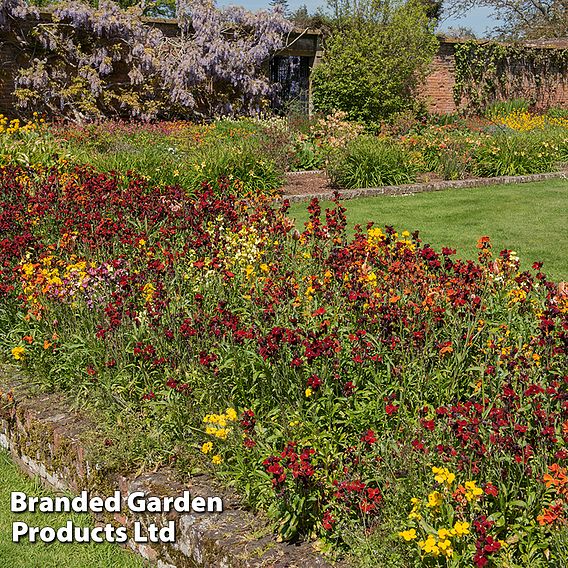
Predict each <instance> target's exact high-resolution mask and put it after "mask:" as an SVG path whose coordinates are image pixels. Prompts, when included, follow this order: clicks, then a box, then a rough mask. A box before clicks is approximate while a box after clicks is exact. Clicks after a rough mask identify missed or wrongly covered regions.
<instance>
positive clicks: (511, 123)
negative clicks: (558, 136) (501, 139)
mask: <svg viewBox="0 0 568 568" xmlns="http://www.w3.org/2000/svg"><path fill="white" fill-rule="evenodd" d="M496 119H497V120H498V121H499V122H501V123H502V124H504V125H505V126H507V127H508V128H511V129H512V130H517V131H518V132H528V131H530V130H535V129H536V128H545V127H546V126H560V127H563V128H568V120H567V119H565V118H552V117H548V116H544V115H539V114H531V113H530V112H528V111H522V110H515V111H512V112H510V113H508V114H504V115H501V116H497V117H496Z"/></svg>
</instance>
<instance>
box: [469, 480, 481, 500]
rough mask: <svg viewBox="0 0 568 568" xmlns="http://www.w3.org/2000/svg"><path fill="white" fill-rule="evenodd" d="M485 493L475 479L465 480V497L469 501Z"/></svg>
mask: <svg viewBox="0 0 568 568" xmlns="http://www.w3.org/2000/svg"><path fill="white" fill-rule="evenodd" d="M481 495H483V489H481V488H480V487H477V485H476V484H475V481H466V482H465V498H466V499H467V500H468V501H473V499H476V498H477V497H480V496H481Z"/></svg>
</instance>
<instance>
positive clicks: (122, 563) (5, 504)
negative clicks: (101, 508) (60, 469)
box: [0, 451, 145, 568]
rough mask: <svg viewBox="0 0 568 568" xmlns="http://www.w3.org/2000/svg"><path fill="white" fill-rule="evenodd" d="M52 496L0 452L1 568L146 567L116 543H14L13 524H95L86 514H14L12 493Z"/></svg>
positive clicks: (57, 525) (53, 525) (56, 525)
mask: <svg viewBox="0 0 568 568" xmlns="http://www.w3.org/2000/svg"><path fill="white" fill-rule="evenodd" d="M11 491H24V492H25V493H27V494H28V495H33V496H50V495H52V494H51V493H50V492H49V491H46V490H45V489H44V488H43V487H42V486H41V485H40V484H39V483H38V482H37V481H34V480H30V479H28V478H27V477H25V476H23V475H22V474H21V473H20V472H19V471H18V469H17V468H16V466H15V465H14V463H13V462H12V461H11V460H10V458H9V457H8V455H7V454H6V452H4V451H0V567H2V568H142V567H143V566H145V564H144V562H143V561H142V560H141V559H139V558H138V557H136V556H135V555H134V554H133V553H131V552H129V551H127V550H124V549H122V548H120V547H119V546H118V545H116V544H109V543H102V544H96V543H89V544H60V543H57V542H55V543H51V544H44V543H33V544H32V543H29V542H23V541H22V542H19V543H13V542H12V523H13V522H15V521H23V522H25V523H27V524H28V525H31V526H42V527H44V526H50V527H53V528H58V527H61V526H63V525H65V523H66V522H67V521H68V520H71V521H72V522H73V523H74V524H75V525H77V526H83V527H84V526H92V519H91V518H90V517H89V516H88V515H86V514H70V513H11V512H10V492H11Z"/></svg>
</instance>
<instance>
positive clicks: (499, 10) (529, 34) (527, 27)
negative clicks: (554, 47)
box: [446, 0, 568, 39]
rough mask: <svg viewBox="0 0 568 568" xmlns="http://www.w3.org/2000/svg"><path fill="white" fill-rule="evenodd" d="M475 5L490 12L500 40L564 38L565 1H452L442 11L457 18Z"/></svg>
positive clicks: (566, 29)
mask: <svg viewBox="0 0 568 568" xmlns="http://www.w3.org/2000/svg"><path fill="white" fill-rule="evenodd" d="M477 6H484V7H488V8H492V9H493V10H494V12H493V15H494V16H495V19H496V22H497V23H498V25H497V26H495V28H494V29H493V33H494V35H495V36H497V37H499V38H502V39H554V38H563V37H566V36H568V0H452V1H451V2H448V4H447V7H446V12H447V14H448V15H449V16H455V17H460V16H462V15H463V14H465V13H466V12H468V11H469V10H471V9H472V8H474V7H477Z"/></svg>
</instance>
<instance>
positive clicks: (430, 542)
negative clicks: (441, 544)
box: [418, 535, 440, 556]
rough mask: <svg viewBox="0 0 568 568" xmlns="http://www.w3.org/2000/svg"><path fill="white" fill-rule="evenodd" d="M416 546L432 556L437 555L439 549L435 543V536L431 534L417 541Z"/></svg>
mask: <svg viewBox="0 0 568 568" xmlns="http://www.w3.org/2000/svg"><path fill="white" fill-rule="evenodd" d="M418 546H419V547H420V548H421V549H422V550H423V551H424V552H425V553H426V554H431V555H432V556H439V555H440V549H439V548H438V545H437V543H436V538H435V537H434V536H432V535H428V538H427V539H426V540H421V541H420V542H419V543H418Z"/></svg>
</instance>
